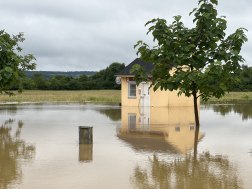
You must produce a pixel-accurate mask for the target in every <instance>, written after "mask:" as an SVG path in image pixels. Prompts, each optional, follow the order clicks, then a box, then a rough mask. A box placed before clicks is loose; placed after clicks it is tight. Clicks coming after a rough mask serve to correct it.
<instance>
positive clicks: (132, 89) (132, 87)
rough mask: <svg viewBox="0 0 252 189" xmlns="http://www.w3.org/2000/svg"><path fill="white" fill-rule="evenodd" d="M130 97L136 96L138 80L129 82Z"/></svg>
mask: <svg viewBox="0 0 252 189" xmlns="http://www.w3.org/2000/svg"><path fill="white" fill-rule="evenodd" d="M128 97H129V98H136V82H129V83H128Z"/></svg>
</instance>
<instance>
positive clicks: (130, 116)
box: [128, 114, 136, 131]
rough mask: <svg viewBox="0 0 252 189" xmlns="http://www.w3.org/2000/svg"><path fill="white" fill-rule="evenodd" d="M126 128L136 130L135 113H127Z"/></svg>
mask: <svg viewBox="0 0 252 189" xmlns="http://www.w3.org/2000/svg"><path fill="white" fill-rule="evenodd" d="M128 130H129V131H134V130H136V114H128Z"/></svg>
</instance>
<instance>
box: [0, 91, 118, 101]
mask: <svg viewBox="0 0 252 189" xmlns="http://www.w3.org/2000/svg"><path fill="white" fill-rule="evenodd" d="M14 93H15V96H11V97H9V96H8V95H6V94H1V95H0V103H8V102H18V103H21V102H85V101H91V102H99V103H119V102H121V91H120V90H90V91H42V90H26V91H24V92H23V93H22V94H19V93H17V92H14Z"/></svg>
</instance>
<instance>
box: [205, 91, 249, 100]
mask: <svg viewBox="0 0 252 189" xmlns="http://www.w3.org/2000/svg"><path fill="white" fill-rule="evenodd" d="M245 100H246V101H247V100H252V92H229V93H226V94H225V96H224V97H222V98H220V99H217V98H214V97H212V98H210V100H209V102H217V103H225V102H232V101H245Z"/></svg>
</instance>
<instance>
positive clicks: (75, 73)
mask: <svg viewBox="0 0 252 189" xmlns="http://www.w3.org/2000/svg"><path fill="white" fill-rule="evenodd" d="M36 72H40V73H42V74H43V76H44V79H49V78H50V77H52V76H54V75H65V76H72V77H80V75H82V74H85V75H87V76H91V75H93V74H95V73H96V72H95V71H67V72H63V71H25V73H26V76H27V77H29V78H33V74H34V73H36Z"/></svg>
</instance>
